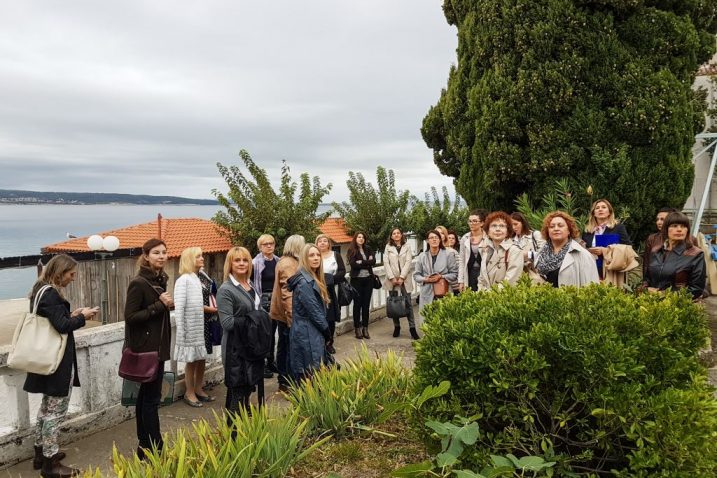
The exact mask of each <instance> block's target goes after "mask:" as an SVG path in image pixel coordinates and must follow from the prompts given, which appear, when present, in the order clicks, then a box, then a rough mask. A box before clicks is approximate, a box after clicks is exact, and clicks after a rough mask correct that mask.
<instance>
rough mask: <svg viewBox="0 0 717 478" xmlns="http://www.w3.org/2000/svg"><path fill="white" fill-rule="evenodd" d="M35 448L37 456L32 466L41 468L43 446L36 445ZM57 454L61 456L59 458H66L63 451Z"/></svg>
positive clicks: (36, 468)
mask: <svg viewBox="0 0 717 478" xmlns="http://www.w3.org/2000/svg"><path fill="white" fill-rule="evenodd" d="M34 448H35V458H33V459H32V467H33V468H34V469H35V470H39V469H41V468H42V447H41V446H37V445H35V446H34ZM57 456H58V457H59V458H58V460H62V459H63V458H65V454H64V453H63V452H61V451H58V452H57Z"/></svg>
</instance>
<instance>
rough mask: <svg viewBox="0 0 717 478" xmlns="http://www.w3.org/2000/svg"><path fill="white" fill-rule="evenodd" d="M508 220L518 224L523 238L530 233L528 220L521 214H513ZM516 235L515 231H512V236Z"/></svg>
mask: <svg viewBox="0 0 717 478" xmlns="http://www.w3.org/2000/svg"><path fill="white" fill-rule="evenodd" d="M510 218H511V219H512V220H514V221H518V222H519V223H520V233H521V234H523V235H524V236H527V235H528V234H530V231H532V229H531V228H530V224H528V220H527V219H526V218H525V216H524V215H523V213H521V212H514V213H513V214H511V215H510ZM515 234H517V233H516V232H515V231H513V235H515Z"/></svg>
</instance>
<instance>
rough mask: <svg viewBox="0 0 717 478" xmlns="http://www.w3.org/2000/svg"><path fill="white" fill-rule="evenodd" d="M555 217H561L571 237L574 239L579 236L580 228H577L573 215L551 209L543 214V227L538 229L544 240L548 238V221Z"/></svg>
mask: <svg viewBox="0 0 717 478" xmlns="http://www.w3.org/2000/svg"><path fill="white" fill-rule="evenodd" d="M556 217H561V218H563V220H564V221H565V223H566V224H567V225H568V231H569V232H570V237H571V238H573V239H575V238H577V237H579V236H580V229H578V225H577V224H576V223H575V219H574V218H573V216H571V215H570V214H568V213H567V212H563V211H553V212H551V213H548V215H547V216H545V219H543V227H542V228H541V229H540V233H541V234H542V235H543V237H544V238H545V239H546V240H548V241H549V240H550V236H549V235H548V230H549V229H550V221H552V220H553V219H555V218H556Z"/></svg>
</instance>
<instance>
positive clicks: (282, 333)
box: [269, 234, 306, 392]
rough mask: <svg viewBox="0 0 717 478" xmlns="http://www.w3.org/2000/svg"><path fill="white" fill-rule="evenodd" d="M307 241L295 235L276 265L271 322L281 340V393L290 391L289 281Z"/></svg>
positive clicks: (278, 358)
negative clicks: (275, 325)
mask: <svg viewBox="0 0 717 478" xmlns="http://www.w3.org/2000/svg"><path fill="white" fill-rule="evenodd" d="M305 244H306V241H305V239H304V236H300V235H298V234H294V235H293V236H289V238H288V239H286V242H285V243H284V250H283V252H282V256H281V259H279V263H278V264H277V265H276V274H275V278H274V292H273V293H272V295H271V311H270V313H269V314H270V315H271V320H275V321H276V322H277V324H278V331H279V340H278V341H277V344H276V367H277V369H279V377H278V381H279V391H281V392H286V391H287V390H288V389H289V378H290V377H289V373H290V372H289V329H290V328H291V313H292V310H291V309H292V298H293V293H292V291H290V290H289V279H290V278H291V277H293V276H294V274H296V272H297V271H298V270H299V256H301V251H302V249H303V248H304V245H305Z"/></svg>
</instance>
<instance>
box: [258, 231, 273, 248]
mask: <svg viewBox="0 0 717 478" xmlns="http://www.w3.org/2000/svg"><path fill="white" fill-rule="evenodd" d="M266 241H269V242H273V243H276V241H275V240H274V236H272V235H271V234H262V235H261V236H259V239H257V240H256V247H257V248H259V249H261V244H262V243H264V242H266Z"/></svg>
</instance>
